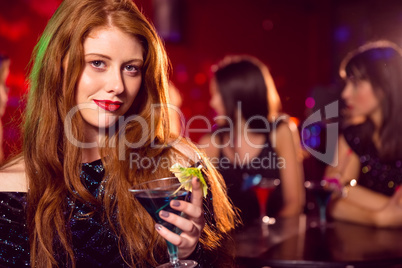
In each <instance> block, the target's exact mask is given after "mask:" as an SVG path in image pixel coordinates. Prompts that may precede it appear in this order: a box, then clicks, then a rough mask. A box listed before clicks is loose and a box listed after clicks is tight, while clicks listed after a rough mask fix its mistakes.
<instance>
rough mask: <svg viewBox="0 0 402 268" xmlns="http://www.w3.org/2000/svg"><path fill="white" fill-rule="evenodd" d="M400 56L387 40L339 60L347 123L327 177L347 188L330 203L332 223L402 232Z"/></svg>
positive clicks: (327, 171)
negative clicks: (335, 158) (385, 228)
mask: <svg viewBox="0 0 402 268" xmlns="http://www.w3.org/2000/svg"><path fill="white" fill-rule="evenodd" d="M401 74H402V54H401V49H400V48H399V47H397V46H396V45H395V44H393V43H390V42H388V41H377V42H371V43H368V44H365V45H363V46H361V47H360V48H358V49H357V50H355V51H353V52H351V53H350V54H348V55H347V56H346V58H345V59H344V60H343V62H342V64H341V67H340V75H341V77H342V78H343V79H344V80H345V81H346V86H345V88H344V89H343V92H342V98H343V99H344V101H345V104H346V110H347V111H346V114H347V115H348V116H350V118H351V120H349V121H350V122H354V121H355V122H358V123H350V124H348V126H346V128H345V129H344V130H343V135H342V136H340V138H339V142H338V155H337V156H336V157H337V160H338V162H339V163H338V165H336V166H334V167H328V168H327V170H326V176H327V177H335V178H338V179H339V181H340V182H341V184H343V185H346V186H345V187H344V189H343V195H342V197H341V198H338V199H335V200H333V202H332V205H331V207H330V208H331V209H330V213H331V214H332V216H333V217H334V218H335V219H339V220H345V221H351V222H355V223H360V224H365V225H374V226H379V227H401V226H402V207H401V206H400V198H401V192H402V191H400V190H398V188H399V186H400V185H401V184H402V136H401V135H400V131H401V130H402V116H401V114H402V105H401V104H400V102H401V100H402V75H401Z"/></svg>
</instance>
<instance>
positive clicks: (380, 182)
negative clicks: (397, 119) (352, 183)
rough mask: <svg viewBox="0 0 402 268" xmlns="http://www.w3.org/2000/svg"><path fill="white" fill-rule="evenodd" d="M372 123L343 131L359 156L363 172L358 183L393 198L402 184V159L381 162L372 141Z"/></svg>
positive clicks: (350, 127) (354, 126)
mask: <svg viewBox="0 0 402 268" xmlns="http://www.w3.org/2000/svg"><path fill="white" fill-rule="evenodd" d="M372 134H373V126H372V124H371V123H370V122H365V123H363V124H359V125H353V126H349V127H347V128H346V129H345V130H344V131H343V135H344V137H345V140H346V142H347V143H348V145H349V147H350V148H351V149H352V150H353V151H354V152H355V153H356V154H357V155H358V156H359V159H360V164H361V170H360V174H359V178H358V180H357V183H358V184H359V185H361V186H364V187H366V188H368V189H370V190H373V191H375V192H378V193H381V194H384V195H387V196H391V195H392V194H393V193H394V192H395V188H396V187H397V186H398V185H400V184H401V183H402V159H397V160H393V161H384V160H381V159H380V157H379V154H378V151H377V148H376V147H375V145H374V143H373V141H372V138H371V137H372Z"/></svg>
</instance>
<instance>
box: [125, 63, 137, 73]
mask: <svg viewBox="0 0 402 268" xmlns="http://www.w3.org/2000/svg"><path fill="white" fill-rule="evenodd" d="M124 69H125V70H126V71H127V72H129V73H132V74H136V73H137V72H138V71H139V68H138V67H137V66H134V65H127V66H125V67H124Z"/></svg>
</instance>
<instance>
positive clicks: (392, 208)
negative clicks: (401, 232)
mask: <svg viewBox="0 0 402 268" xmlns="http://www.w3.org/2000/svg"><path fill="white" fill-rule="evenodd" d="M401 201H402V189H401V188H398V190H396V191H395V193H394V195H393V196H392V197H391V198H390V199H389V202H388V204H387V205H386V206H385V207H384V208H383V209H381V210H379V211H378V212H377V214H376V225H377V226H378V227H402V205H401Z"/></svg>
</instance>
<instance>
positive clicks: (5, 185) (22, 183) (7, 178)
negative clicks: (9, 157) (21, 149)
mask: <svg viewBox="0 0 402 268" xmlns="http://www.w3.org/2000/svg"><path fill="white" fill-rule="evenodd" d="M27 191H28V180H27V177H26V173H25V164H24V160H23V159H22V158H18V159H15V160H13V161H11V162H9V163H7V164H6V165H4V166H3V167H2V168H1V169H0V192H27Z"/></svg>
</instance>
